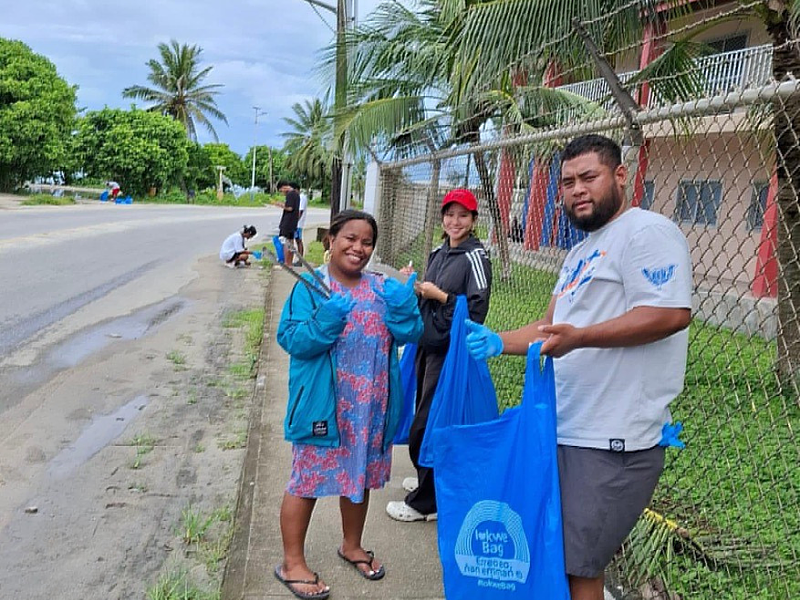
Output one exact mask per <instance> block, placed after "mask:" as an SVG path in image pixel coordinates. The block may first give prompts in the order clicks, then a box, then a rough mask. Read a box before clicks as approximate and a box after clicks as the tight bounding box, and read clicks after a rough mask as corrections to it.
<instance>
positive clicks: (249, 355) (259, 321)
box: [222, 308, 264, 377]
mask: <svg viewBox="0 0 800 600" xmlns="http://www.w3.org/2000/svg"><path fill="white" fill-rule="evenodd" d="M222 326H223V327H228V328H244V330H245V331H244V355H245V362H244V364H245V365H247V369H248V377H253V376H254V375H255V366H256V362H257V361H258V354H259V350H260V349H261V340H262V339H263V338H264V309H263V308H256V309H250V310H240V311H236V312H232V313H229V314H228V315H226V316H225V318H224V319H223V321H222ZM230 369H234V366H233V365H232V366H231V367H230ZM236 369H241V370H243V369H244V367H236Z"/></svg>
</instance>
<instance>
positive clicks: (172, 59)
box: [122, 40, 228, 141]
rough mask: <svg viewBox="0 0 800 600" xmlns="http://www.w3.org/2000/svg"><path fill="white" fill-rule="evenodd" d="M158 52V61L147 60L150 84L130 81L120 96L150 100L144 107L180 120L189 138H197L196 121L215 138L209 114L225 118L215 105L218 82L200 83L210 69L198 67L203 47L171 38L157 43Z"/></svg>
mask: <svg viewBox="0 0 800 600" xmlns="http://www.w3.org/2000/svg"><path fill="white" fill-rule="evenodd" d="M158 52H159V54H160V55H161V62H159V61H157V60H155V59H151V60H149V61H148V62H147V66H149V67H150V74H149V75H148V76H147V79H148V81H150V83H152V84H153V86H154V87H145V86H141V85H133V86H130V87H127V88H125V89H124V90H123V91H122V95H123V97H125V98H139V99H141V100H145V101H147V102H153V103H154V104H153V105H152V106H150V107H148V109H147V110H149V111H153V112H160V113H162V114H165V115H169V116H171V117H172V118H174V119H176V120H177V121H180V122H181V123H183V126H184V127H185V128H186V134H187V135H188V136H189V139H191V140H194V141H197V129H196V124H202V125H203V126H204V127H205V128H206V129H207V130H208V132H209V133H210V134H211V135H212V136H214V140H215V141H216V140H218V139H219V138H218V137H217V132H216V131H214V127H213V126H212V125H211V121H210V120H209V117H212V118H214V119H217V120H219V121H222V122H223V123H225V124H226V125H227V124H228V119H227V118H226V117H225V115H224V114H223V113H222V112H221V111H220V110H219V109H218V108H217V103H216V100H215V98H214V97H215V96H216V95H217V94H219V92H218V91H216V90H217V88H221V87H222V85H221V84H206V85H203V80H204V79H205V78H206V77H207V76H208V74H209V73H210V72H211V69H213V67H212V66H208V67H205V68H203V69H201V68H200V55H201V54H202V52H203V49H202V48H200V47H199V46H188V45H186V44H178V42H177V41H175V40H171V41H170V43H169V44H165V43H163V42H162V43H161V44H159V45H158Z"/></svg>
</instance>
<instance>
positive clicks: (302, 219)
mask: <svg viewBox="0 0 800 600" xmlns="http://www.w3.org/2000/svg"><path fill="white" fill-rule="evenodd" d="M292 187H294V189H296V190H297V191H299V192H300V213H299V215H300V216H299V218H298V221H297V229H296V230H295V232H294V242H295V244H296V245H297V252H298V253H299V254H300V256H305V248H303V227H305V225H306V209H307V208H308V196H307V195H306V194H305V193H303V192H302V191H300V190H299V189H298V187H297V184H296V183H293V184H292ZM298 262H299V261H298Z"/></svg>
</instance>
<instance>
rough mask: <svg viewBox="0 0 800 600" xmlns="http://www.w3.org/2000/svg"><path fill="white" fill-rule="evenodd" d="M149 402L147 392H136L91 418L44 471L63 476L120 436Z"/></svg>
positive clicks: (61, 477) (58, 477)
mask: <svg viewBox="0 0 800 600" xmlns="http://www.w3.org/2000/svg"><path fill="white" fill-rule="evenodd" d="M148 402H150V398H149V397H148V396H145V395H142V396H137V397H136V398H134V399H133V400H131V401H130V402H128V403H127V404H126V405H125V406H123V407H121V408H120V409H118V410H117V411H116V412H114V413H112V414H110V415H102V416H99V417H95V418H94V419H92V422H91V423H90V424H89V426H88V427H87V428H86V429H84V431H83V433H82V434H81V435H80V437H79V438H78V439H77V440H75V443H74V444H72V445H71V446H69V447H68V448H64V449H63V450H62V451H61V452H59V453H58V454H57V455H56V456H55V458H53V460H51V461H50V465H49V466H48V469H47V473H48V475H50V477H52V478H54V479H63V478H64V477H66V476H67V475H69V474H70V473H72V471H74V470H75V469H76V468H77V467H79V466H81V465H82V464H84V463H85V462H87V461H88V460H89V459H90V458H92V457H93V456H94V455H95V454H97V453H98V452H100V450H102V449H103V448H105V447H106V446H107V445H108V444H110V443H111V442H112V441H114V440H115V439H116V438H117V437H119V436H120V435H121V434H122V432H123V431H125V428H126V427H127V426H128V425H129V424H130V423H131V422H132V421H133V420H134V419H135V418H136V417H138V416H139V413H140V412H141V411H142V409H143V408H144V407H145V406H147V404H148Z"/></svg>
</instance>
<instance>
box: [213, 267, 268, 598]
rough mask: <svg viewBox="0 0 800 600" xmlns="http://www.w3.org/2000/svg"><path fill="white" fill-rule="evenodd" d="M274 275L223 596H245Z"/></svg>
mask: <svg viewBox="0 0 800 600" xmlns="http://www.w3.org/2000/svg"><path fill="white" fill-rule="evenodd" d="M273 283H274V278H273V277H272V273H271V272H270V274H269V279H268V280H267V286H266V291H265V294H264V333H263V336H262V338H261V347H260V348H259V352H258V362H257V365H258V368H257V369H256V383H255V386H254V388H253V395H252V397H251V401H252V408H251V412H250V424H249V426H248V430H247V450H246V451H245V456H244V461H243V463H242V473H241V479H240V481H239V492H238V498H237V502H236V514H235V517H234V519H235V521H234V532H233V539H232V540H231V545H230V550H229V553H228V560H227V563H226V565H225V572H224V574H223V578H222V586H221V590H220V598H221V600H234V599H237V600H238V599H240V598H242V597H243V596H244V591H245V585H246V579H247V566H248V564H247V563H248V557H249V549H250V537H251V530H252V527H251V525H252V517H253V501H254V497H255V487H256V486H255V482H256V478H257V476H258V462H259V457H260V456H261V445H262V440H263V423H262V415H263V412H264V402H265V401H266V374H265V371H266V369H265V366H266V363H267V359H268V355H269V344H268V342H269V340H270V338H271V337H272V336H273V327H274V326H275V325H276V324H275V323H273V321H274V319H273V318H272V310H271V307H272V303H273V300H274V299H273V290H274V285H273Z"/></svg>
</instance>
